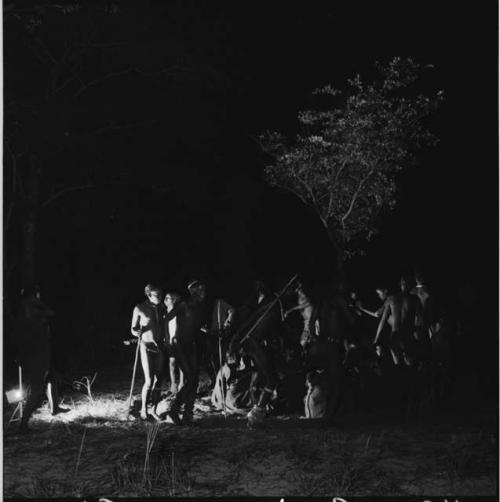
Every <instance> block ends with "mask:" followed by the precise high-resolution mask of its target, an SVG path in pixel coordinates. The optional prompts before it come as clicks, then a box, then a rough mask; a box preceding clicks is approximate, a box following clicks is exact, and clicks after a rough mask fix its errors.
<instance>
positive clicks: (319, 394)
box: [304, 371, 330, 418]
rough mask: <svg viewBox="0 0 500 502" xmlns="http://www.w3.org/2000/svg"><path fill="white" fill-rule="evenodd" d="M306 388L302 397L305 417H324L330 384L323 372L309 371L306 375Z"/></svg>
mask: <svg viewBox="0 0 500 502" xmlns="http://www.w3.org/2000/svg"><path fill="white" fill-rule="evenodd" d="M306 389H307V394H306V397H305V398H304V411H305V417H306V418H324V417H326V415H327V403H328V394H329V392H330V386H329V383H328V379H327V378H326V374H325V372H321V371H310V372H309V373H308V374H307V375H306Z"/></svg>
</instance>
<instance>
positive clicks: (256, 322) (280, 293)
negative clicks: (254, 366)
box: [240, 274, 299, 344]
mask: <svg viewBox="0 0 500 502" xmlns="http://www.w3.org/2000/svg"><path fill="white" fill-rule="evenodd" d="M298 276H299V274H295V275H294V276H293V277H292V278H291V279H290V280H289V281H288V282H287V284H286V286H285V287H284V288H283V289H282V290H281V291H280V292H279V293H278V294H277V295H276V298H275V299H274V300H273V301H272V302H271V303H270V304H269V305H268V306H267V308H266V310H265V311H264V313H263V314H262V315H261V316H260V317H259V318H258V319H257V321H255V323H254V325H253V326H252V327H251V328H250V329H249V330H248V333H247V334H246V335H245V336H244V337H243V338H242V339H241V340H240V344H241V343H243V342H244V341H245V340H246V339H247V338H248V337H249V336H250V335H251V334H252V333H253V331H254V329H255V328H256V327H257V326H258V325H259V324H260V323H261V321H262V319H264V317H266V315H267V314H268V312H269V311H270V310H271V309H272V308H273V307H274V306H275V305H276V303H277V302H278V301H279V299H280V298H281V297H282V296H283V295H284V294H285V292H286V291H287V289H288V288H289V287H290V286H291V285H292V284H293V282H294V281H295V280H296V279H297V277H298Z"/></svg>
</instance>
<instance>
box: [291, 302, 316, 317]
mask: <svg viewBox="0 0 500 502" xmlns="http://www.w3.org/2000/svg"><path fill="white" fill-rule="evenodd" d="M307 307H311V302H310V301H307V302H304V303H299V304H298V305H295V307H292V308H290V309H288V310H287V311H286V312H285V317H286V316H287V315H288V314H290V313H292V312H294V311H295V310H304V309H306V308H307Z"/></svg>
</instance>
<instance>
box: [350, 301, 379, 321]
mask: <svg viewBox="0 0 500 502" xmlns="http://www.w3.org/2000/svg"><path fill="white" fill-rule="evenodd" d="M356 308H357V309H358V310H359V311H360V312H362V313H363V314H366V315H369V316H371V317H375V318H377V319H378V318H379V317H380V315H381V313H382V312H381V311H382V310H383V306H382V308H381V309H378V310H375V311H374V312H373V311H371V310H368V309H366V308H365V307H363V305H362V304H361V302H356Z"/></svg>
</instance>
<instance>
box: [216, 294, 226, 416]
mask: <svg viewBox="0 0 500 502" xmlns="http://www.w3.org/2000/svg"><path fill="white" fill-rule="evenodd" d="M217 324H218V328H219V332H218V333H217V338H218V340H219V371H220V384H221V391H222V409H223V413H224V418H227V415H226V392H225V389H224V372H223V370H222V336H221V335H222V329H221V319H220V299H219V300H217Z"/></svg>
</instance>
